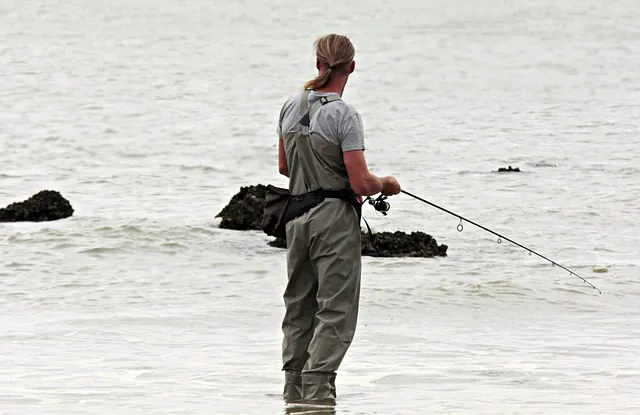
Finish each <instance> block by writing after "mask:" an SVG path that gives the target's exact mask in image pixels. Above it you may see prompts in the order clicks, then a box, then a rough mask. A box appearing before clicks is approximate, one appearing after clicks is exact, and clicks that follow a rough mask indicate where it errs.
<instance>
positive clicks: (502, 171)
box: [498, 166, 520, 173]
mask: <svg viewBox="0 0 640 415" xmlns="http://www.w3.org/2000/svg"><path fill="white" fill-rule="evenodd" d="M498 171H499V172H500V173H506V172H514V173H519V172H520V167H515V168H513V167H511V166H509V167H500V168H499V169H498Z"/></svg>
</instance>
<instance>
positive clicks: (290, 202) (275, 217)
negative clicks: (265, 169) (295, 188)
mask: <svg viewBox="0 0 640 415" xmlns="http://www.w3.org/2000/svg"><path fill="white" fill-rule="evenodd" d="M324 199H325V191H324V190H322V189H317V190H312V191H310V192H308V193H303V194H301V195H295V196H292V195H291V194H290V193H289V190H288V189H283V188H281V187H276V186H272V185H267V194H266V196H265V204H264V211H263V213H262V222H261V224H260V227H261V228H262V231H263V232H264V233H266V234H267V235H269V236H273V237H276V238H280V239H287V238H286V235H287V232H286V228H285V225H286V224H287V222H289V221H290V220H293V219H295V218H297V217H298V216H302V215H303V214H305V213H306V212H308V211H309V210H311V209H312V208H313V207H315V206H317V205H319V204H320V203H322V202H323V201H324Z"/></svg>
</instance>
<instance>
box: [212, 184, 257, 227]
mask: <svg viewBox="0 0 640 415" xmlns="http://www.w3.org/2000/svg"><path fill="white" fill-rule="evenodd" d="M266 196H267V186H265V185H262V184H258V185H256V186H243V187H240V191H239V192H238V193H236V194H235V195H234V196H233V197H232V198H231V200H230V201H229V204H228V205H227V206H225V207H224V208H223V209H222V210H221V211H220V213H218V214H217V215H216V218H222V221H221V222H220V227H221V228H224V229H234V230H240V231H248V230H262V228H261V227H260V222H261V221H262V211H263V209H264V199H265V197H266Z"/></svg>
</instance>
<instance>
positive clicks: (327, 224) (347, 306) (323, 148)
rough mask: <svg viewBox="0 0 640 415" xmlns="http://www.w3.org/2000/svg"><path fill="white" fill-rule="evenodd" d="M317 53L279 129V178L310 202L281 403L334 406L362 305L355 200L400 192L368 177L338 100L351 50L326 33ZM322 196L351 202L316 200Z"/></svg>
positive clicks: (288, 321) (349, 115)
mask: <svg viewBox="0 0 640 415" xmlns="http://www.w3.org/2000/svg"><path fill="white" fill-rule="evenodd" d="M314 46H315V49H316V68H317V69H318V75H317V76H316V77H315V78H314V79H312V80H310V81H308V82H306V83H305V85H304V89H303V91H301V92H298V93H296V94H294V95H293V96H291V97H290V98H289V99H288V100H287V101H286V102H285V103H284V105H283V106H282V109H281V112H280V120H279V123H278V128H277V132H278V138H279V146H278V147H279V149H278V169H279V172H280V173H281V174H283V175H285V176H287V177H289V192H290V193H291V194H292V195H296V196H297V195H303V194H304V195H305V197H304V199H303V202H298V203H300V204H305V203H306V208H304V207H303V208H302V209H299V211H300V212H304V213H302V214H300V215H299V216H297V217H295V218H294V219H292V220H290V221H289V222H287V223H286V238H287V274H288V283H287V286H286V289H285V292H284V295H283V297H284V303H285V306H286V311H285V316H284V319H283V322H282V331H283V333H284V339H283V343H282V360H283V367H282V370H283V371H284V372H285V386H284V391H283V397H284V399H285V400H286V401H288V402H308V403H321V404H330V405H334V404H335V399H336V388H335V378H336V371H337V370H338V367H339V366H340V364H341V362H342V360H343V358H344V356H345V354H346V352H347V349H348V348H349V346H350V344H351V341H352V339H353V337H354V334H355V329H356V322H357V317H358V307H359V298H360V274H361V241H360V207H361V205H360V203H358V201H356V199H355V198H356V197H358V199H360V200H361V198H360V196H371V195H375V194H377V193H382V194H384V195H387V196H390V195H395V194H398V193H399V192H400V185H399V184H398V182H397V181H396V179H395V178H393V177H391V176H386V177H382V178H378V177H376V176H375V175H373V174H372V173H370V172H369V170H368V168H367V163H366V161H365V158H364V154H363V152H364V132H363V125H362V120H361V118H360V114H359V113H358V112H357V111H356V110H355V109H354V108H353V107H352V106H351V105H349V104H347V103H345V102H344V101H343V100H342V99H341V97H342V94H343V92H344V88H345V85H346V83H347V80H348V79H349V75H350V74H352V73H353V71H354V69H355V61H354V57H355V49H354V47H353V45H352V43H351V41H350V40H349V38H348V37H346V36H343V35H338V34H329V35H326V36H323V37H320V38H319V39H317V40H316V42H315V43H314ZM317 189H323V190H324V191H327V190H329V191H331V190H333V191H342V192H346V193H350V194H351V195H352V196H351V197H352V198H351V199H349V197H344V194H343V195H341V196H336V195H335V194H334V195H326V196H325V197H320V198H318V197H317V192H316V193H314V192H313V191H314V190H317ZM294 199H295V198H294ZM304 200H306V202H304ZM313 200H316V202H315V203H314V202H313ZM291 203H292V205H290V207H289V209H290V210H291V209H293V210H296V208H295V207H294V206H293V204H294V202H291Z"/></svg>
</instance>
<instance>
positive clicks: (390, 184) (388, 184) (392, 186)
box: [380, 176, 401, 196]
mask: <svg viewBox="0 0 640 415" xmlns="http://www.w3.org/2000/svg"><path fill="white" fill-rule="evenodd" d="M400 190H401V188H400V183H398V181H397V180H396V178H395V177H393V176H386V177H383V178H382V191H381V192H380V193H382V194H383V195H385V196H392V195H397V194H398V193H400Z"/></svg>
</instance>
